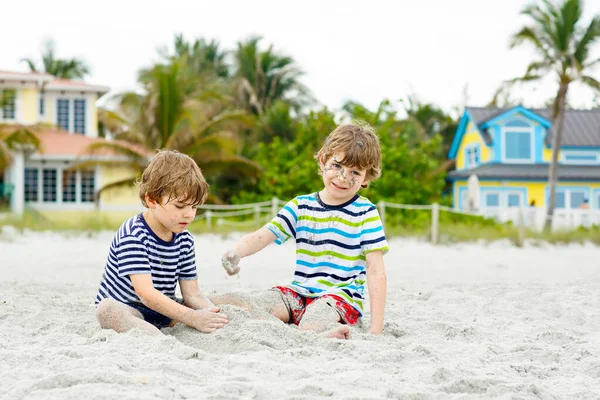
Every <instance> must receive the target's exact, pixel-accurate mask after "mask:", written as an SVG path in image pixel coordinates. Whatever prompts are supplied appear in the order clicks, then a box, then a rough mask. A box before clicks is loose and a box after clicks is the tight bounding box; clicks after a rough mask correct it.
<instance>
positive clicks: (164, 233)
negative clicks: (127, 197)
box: [146, 195, 196, 238]
mask: <svg viewBox="0 0 600 400" xmlns="http://www.w3.org/2000/svg"><path fill="white" fill-rule="evenodd" d="M146 203H147V204H148V208H149V209H150V210H149V211H150V213H149V214H150V218H151V219H152V222H153V223H150V221H148V223H149V225H150V228H152V230H154V231H155V232H154V233H156V234H157V235H159V237H161V238H164V237H167V238H168V237H171V236H172V235H171V233H181V232H183V231H184V230H185V228H187V226H188V225H189V224H190V223H191V222H192V221H193V220H194V218H195V217H196V207H195V206H193V205H191V204H187V203H185V202H183V201H181V200H178V199H169V198H168V197H166V196H165V197H163V199H162V200H161V201H160V202H157V201H155V200H152V199H150V198H149V197H148V196H147V195H146ZM156 230H158V232H157V231H156Z"/></svg>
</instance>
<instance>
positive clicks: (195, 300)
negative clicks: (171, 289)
mask: <svg viewBox="0 0 600 400" xmlns="http://www.w3.org/2000/svg"><path fill="white" fill-rule="evenodd" d="M179 288H180V289H181V294H182V296H183V302H184V304H185V305H186V306H187V307H189V308H193V309H194V310H201V309H204V308H212V307H214V306H215V305H214V304H213V303H212V301H210V300H209V299H208V297H206V295H205V294H204V293H202V292H200V288H198V280H197V279H180V280H179Z"/></svg>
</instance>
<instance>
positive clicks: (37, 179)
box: [24, 168, 96, 204]
mask: <svg viewBox="0 0 600 400" xmlns="http://www.w3.org/2000/svg"><path fill="white" fill-rule="evenodd" d="M24 191H25V193H24V194H25V201H26V202H32V203H39V202H42V203H69V204H74V203H93V202H94V200H95V197H94V196H95V193H96V173H95V172H94V171H70V170H64V169H62V168H25V188H24Z"/></svg>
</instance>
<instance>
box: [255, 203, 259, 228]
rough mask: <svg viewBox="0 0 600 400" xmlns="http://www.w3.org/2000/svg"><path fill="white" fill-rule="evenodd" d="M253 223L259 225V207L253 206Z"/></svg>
mask: <svg viewBox="0 0 600 400" xmlns="http://www.w3.org/2000/svg"><path fill="white" fill-rule="evenodd" d="M254 221H255V222H256V225H258V224H259V223H260V206H254Z"/></svg>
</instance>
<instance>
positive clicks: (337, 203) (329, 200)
mask: <svg viewBox="0 0 600 400" xmlns="http://www.w3.org/2000/svg"><path fill="white" fill-rule="evenodd" d="M318 195H319V199H320V200H321V203H323V204H325V205H327V206H331V207H337V206H340V205H342V204H346V203H348V202H349V201H351V200H352V199H354V198H355V197H356V194H354V195H353V196H352V197H350V198H349V199H345V200H343V201H342V200H335V199H333V198H330V197H329V195H328V193H327V191H326V190H325V189H323V190H321V191H320V192H318Z"/></svg>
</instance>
